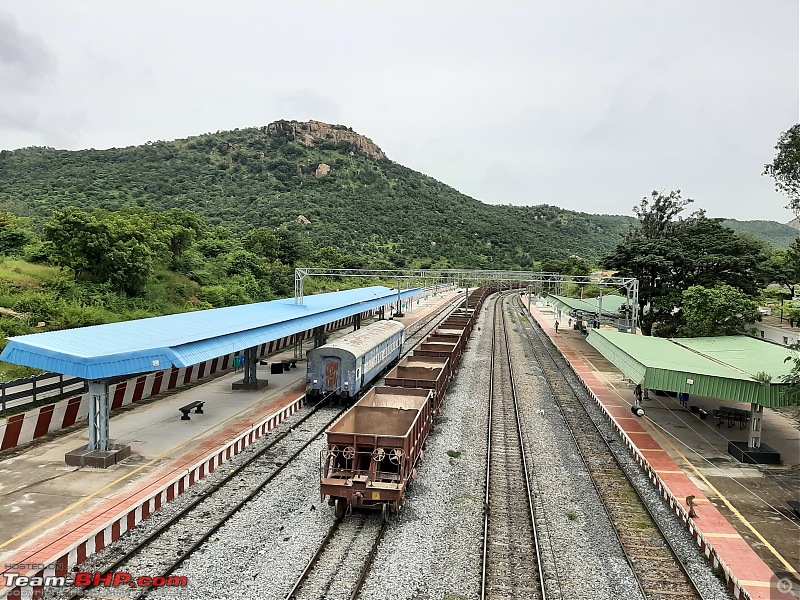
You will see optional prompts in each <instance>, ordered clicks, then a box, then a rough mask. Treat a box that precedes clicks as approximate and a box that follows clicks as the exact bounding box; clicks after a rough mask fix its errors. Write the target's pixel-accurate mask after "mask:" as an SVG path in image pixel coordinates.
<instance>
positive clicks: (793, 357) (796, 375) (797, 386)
mask: <svg viewBox="0 0 800 600" xmlns="http://www.w3.org/2000/svg"><path fill="white" fill-rule="evenodd" d="M789 349H790V350H791V351H792V353H791V354H790V355H789V356H787V357H786V360H785V361H784V362H791V363H793V364H792V366H791V369H790V370H789V374H788V375H784V376H783V382H784V383H788V384H789V394H788V395H789V399H790V400H791V401H792V402H795V403H800V343H798V344H794V345H793V346H790V347H789Z"/></svg>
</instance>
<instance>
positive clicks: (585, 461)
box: [517, 298, 703, 599]
mask: <svg viewBox="0 0 800 600" xmlns="http://www.w3.org/2000/svg"><path fill="white" fill-rule="evenodd" d="M517 302H518V303H519V306H520V307H521V308H523V309H524V308H525V307H524V305H523V304H522V302H521V301H520V300H519V298H517ZM522 326H523V327H526V325H524V324H523V325H522ZM526 328H527V329H529V330H530V331H532V332H533V333H534V335H536V338H537V339H538V341H539V342H540V344H541V346H542V352H537V351H536V348H535V346H534V344H533V342H532V340H531V338H530V337H527V341H528V344H529V346H530V348H531V350H532V351H533V354H534V357H535V358H536V361H537V362H538V363H539V365H540V367H541V369H542V373H543V374H544V376H545V381H546V382H547V385H548V387H549V388H550V391H551V393H552V395H553V399H554V400H555V402H556V407H557V408H558V410H559V413H560V414H561V415H562V417H563V418H564V422H565V423H566V424H567V430H568V431H569V432H570V435H571V437H572V439H573V441H574V443H575V447H576V448H577V450H578V456H580V458H581V461H582V462H583V464H584V467H585V468H586V470H587V472H588V473H589V474H590V479H591V481H592V485H593V486H594V488H595V491H597V494H598V496H599V497H600V500H601V501H602V502H603V505H604V506H605V507H606V513H607V514H608V516H609V520H610V522H611V524H612V527H613V529H614V533H615V536H616V538H617V541H618V542H619V545H620V548H621V549H622V552H623V554H624V555H625V559H626V561H627V562H628V564H629V565H630V567H631V571H632V572H633V574H634V577H635V578H636V583H637V586H638V587H639V590H640V592H641V593H642V596H643V597H644V598H648V597H655V598H657V597H659V590H650V591H648V589H647V588H646V586H645V584H644V583H643V582H642V578H641V575H642V573H640V571H641V569H640V568H639V567H637V566H636V564H635V561H634V559H633V557H632V556H631V555H630V553H629V552H628V548H627V547H626V544H625V542H624V541H623V533H622V531H621V529H620V526H619V524H618V523H616V522H615V520H614V518H613V516H612V514H611V510H610V507H609V500H608V499H607V498H606V494H604V492H603V491H602V490H601V488H600V484H599V482H598V481H597V479H596V475H595V473H594V472H593V469H592V467H591V466H590V463H589V460H588V457H587V456H586V454H585V452H584V449H583V448H582V446H581V443H580V442H579V440H578V435H577V434H576V432H575V431H574V430H573V427H572V426H571V425H570V420H569V419H568V418H567V417H566V414H565V412H564V410H563V407H562V406H561V399H560V397H559V394H558V393H557V391H556V388H555V385H554V383H553V381H552V373H549V372H548V371H547V369H545V368H544V365H543V364H542V361H541V359H540V356H541V354H545V355H547V357H548V358H549V359H550V362H551V363H552V365H553V366H554V367H555V369H556V370H557V371H558V373H559V374H560V375H561V377H562V378H563V379H564V381H565V383H566V384H567V386H568V387H569V390H570V392H571V395H572V397H573V398H574V399H575V402H577V403H578V404H579V405H580V406H581V407H582V408H583V411H584V413H585V415H586V420H588V422H589V423H591V426H590V430H592V431H593V432H594V433H596V434H597V435H596V436H595V437H596V440H595V441H599V442H601V445H602V446H603V447H604V448H605V449H606V450H607V452H608V455H610V457H611V458H612V459H613V462H614V464H615V465H616V467H617V469H618V470H619V472H620V473H621V474H622V476H623V477H624V480H625V482H627V484H628V485H629V487H630V489H631V490H632V491H633V492H634V494H635V497H636V499H637V500H638V501H639V503H640V504H641V506H642V507H643V508H644V509H645V511H646V512H647V514H648V515H649V517H650V521H651V522H652V524H653V526H654V528H655V530H656V531H658V533H659V534H660V535H661V538H662V539H663V541H664V542H665V544H666V546H667V547H668V548H669V549H670V552H671V554H672V558H673V559H674V562H675V563H676V565H677V566H678V568H679V570H680V572H681V573H683V575H684V576H685V578H686V580H687V581H688V583H689V586H690V587H691V588H692V591H693V593H694V594H695V596H696V597H697V598H699V599H702V598H703V595H702V593H701V592H700V590H699V589H698V587H697V584H696V583H695V582H694V580H693V579H692V577H691V575H690V574H689V572H688V570H687V569H686V567H685V565H684V564H683V562H682V561H681V560H680V558H679V556H678V552H677V549H676V548H675V544H674V543H673V541H672V540H671V539H670V536H669V535H667V533H666V532H665V531H664V529H663V528H662V527H661V524H660V523H659V521H658V519H656V516H655V514H654V511H653V510H652V508H651V507H650V506H649V503H648V502H647V501H645V500H644V498H642V497H641V494H639V491H638V489H637V488H636V486H635V485H634V483H633V481H631V478H630V477H629V476H628V474H627V472H626V471H625V469H624V468H623V466H622V464H621V463H620V460H619V458H618V457H617V455H616V454H615V452H614V450H613V449H612V447H611V444H610V443H609V441H608V440H607V439H606V436H605V435H604V434H603V432H602V431H601V430H600V427H599V426H598V425H597V423H596V422H595V420H594V419H593V418H592V417H591V415H590V414H589V411H588V409H587V407H586V405H585V403H584V401H583V400H582V399H581V398H580V394H578V393H576V392H575V390H574V388H573V386H572V384H571V383H570V381H569V378H568V377H567V376H566V375H565V369H563V368H562V367H561V366H560V365H559V364H558V361H557V360H556V359H555V358H554V357H553V355H552V353H551V352H550V350H549V349H548V347H547V342H550V339H549V338H547V337H546V336H545V334H544V332H543V331H542V330H541V327H539V326H538V324H534V323H533V322H532V321H530V320H529V321H528V324H527V327H526ZM551 344H552V342H551ZM662 592H663V590H662Z"/></svg>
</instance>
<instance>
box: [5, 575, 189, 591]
mask: <svg viewBox="0 0 800 600" xmlns="http://www.w3.org/2000/svg"><path fill="white" fill-rule="evenodd" d="M3 576H4V577H5V585H6V587H7V588H9V589H13V588H19V589H21V588H40V587H71V586H75V587H88V586H91V587H108V588H115V587H131V588H137V587H140V588H149V587H156V588H161V587H186V585H187V580H186V577H172V576H171V577H161V576H157V577H148V576H146V575H143V576H141V577H134V576H133V575H131V574H130V573H83V572H78V573H75V574H72V575H70V576H68V577H55V576H48V577H28V576H23V575H18V574H16V573H4V574H3ZM23 593H24V592H18V593H17V595H18V596H20V595H22V594H23ZM10 595H13V593H12V594H10Z"/></svg>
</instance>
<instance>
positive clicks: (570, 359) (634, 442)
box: [530, 310, 778, 600]
mask: <svg viewBox="0 0 800 600" xmlns="http://www.w3.org/2000/svg"><path fill="white" fill-rule="evenodd" d="M530 312H531V314H532V315H533V317H534V318H535V319H536V321H537V322H538V323H539V325H541V327H542V328H543V329H544V331H545V332H546V333H547V335H548V336H549V337H550V340H551V341H552V342H553V343H554V344H555V346H556V347H557V348H558V350H559V352H560V353H561V355H562V356H563V357H564V359H565V360H566V361H567V363H568V364H569V365H570V367H571V368H572V370H573V371H574V372H575V374H576V375H577V376H578V378H579V379H580V380H581V381H582V382H583V385H584V387H585V388H586V390H587V392H588V393H589V395H590V396H591V397H592V398H594V401H595V402H596V403H597V405H598V406H599V407H600V408H601V409H602V410H603V412H604V413H605V416H606V418H607V419H608V421H609V422H610V423H611V425H612V426H613V427H614V428H615V429H616V430H617V433H618V434H619V436H620V438H621V439H622V440H623V441H624V442H625V445H626V446H627V448H628V450H629V451H630V453H631V454H632V455H633V457H634V458H635V459H636V462H638V463H639V466H640V467H641V468H642V469H643V470H644V471H645V473H646V474H647V476H648V477H649V479H650V481H651V483H652V484H653V485H654V486H655V487H656V489H658V491H659V492H660V493H661V496H662V497H663V498H664V500H665V501H666V502H667V503H668V504H669V506H670V508H671V509H672V510H673V511H674V512H675V514H676V515H677V516H678V518H679V519H680V520H681V521H682V522H683V523H684V525H685V526H686V528H687V529H688V530H689V533H691V534H692V537H693V538H694V540H695V542H696V543H697V545H698V547H699V548H700V550H701V552H703V554H704V555H705V556H706V558H708V561H709V563H710V564H711V566H712V568H714V569H715V570H716V569H719V570H721V572H722V573H724V575H725V580H726V582H727V586H728V591H729V592H730V593H731V594H733V597H734V598H736V599H737V600H770V599H771V598H774V595H772V590H774V589H775V588H776V587H777V584H778V577H777V576H776V575H775V573H774V572H773V571H772V569H770V568H769V566H768V565H767V564H766V563H765V562H764V561H763V560H762V559H761V558H760V557H759V556H758V555H757V554H756V553H755V551H754V550H753V549H752V548H751V547H750V545H749V544H748V543H747V541H745V539H744V538H742V536H741V535H739V533H738V532H737V531H736V529H734V527H733V526H732V525H731V524H730V523H729V522H728V520H727V519H726V518H725V517H724V516H723V515H722V514H721V513H720V512H719V511H718V510H717V509H716V507H715V506H714V505H713V504H711V503H710V501H709V500H708V498H707V497H706V495H705V494H704V493H703V492H702V491H701V490H700V489H699V488H698V487H697V486H695V484H694V483H693V482H692V481H691V479H689V477H688V475H686V473H685V472H684V471H683V469H682V468H681V467H679V466H678V464H677V463H675V462H674V461H673V460H672V458H670V457H669V455H668V454H667V452H666V451H665V450H664V449H663V448H662V447H661V445H660V444H659V443H658V442H657V441H656V440H655V439H654V438H653V437H652V436H651V435H650V434H649V433H648V432H647V431H646V430H645V429H644V428H643V427H642V426H641V425H640V424H639V422H637V421H638V419H637V418H636V417H633V416H632V415H631V412H630V405H628V404H625V403H624V402H623V401H622V399H621V398H619V396H617V395H616V394H615V393H614V392H613V390H611V389H610V388H609V387H608V386H607V385H605V384H604V383H603V382H602V381H601V380H600V378H599V377H598V375H597V371H596V370H595V369H594V368H593V367H592V366H591V365H590V364H589V363H588V362H587V361H585V360H584V359H583V357H582V355H581V354H580V353H579V352H576V351H575V350H573V349H572V348H570V347H569V345H568V344H567V343H566V341H565V340H563V339H559V337H558V336H557V335H555V331H554V328H553V326H552V325H551V324H550V323H549V322H548V321H547V319H546V318H545V317H543V316H542V315H541V313H539V311H537V310H533V311H530ZM690 495H693V496H695V503H696V504H697V507H696V511H697V514H698V518H697V519H696V520H695V519H692V518H689V513H688V511H687V510H686V509H685V508H684V506H683V504H682V502H681V501H680V500H679V498H686V497H687V496H690Z"/></svg>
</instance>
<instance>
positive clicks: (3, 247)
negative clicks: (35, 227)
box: [0, 212, 34, 254]
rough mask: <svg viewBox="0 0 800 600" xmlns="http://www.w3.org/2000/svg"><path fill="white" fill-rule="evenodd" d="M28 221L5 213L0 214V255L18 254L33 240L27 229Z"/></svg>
mask: <svg viewBox="0 0 800 600" xmlns="http://www.w3.org/2000/svg"><path fill="white" fill-rule="evenodd" d="M28 221H29V219H20V218H19V217H17V216H15V215H12V214H11V213H7V212H0V254H19V253H21V252H22V249H23V248H24V247H25V246H26V245H27V244H28V242H30V241H31V240H32V239H33V237H34V236H33V232H32V231H31V230H30V229H29V228H28Z"/></svg>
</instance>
